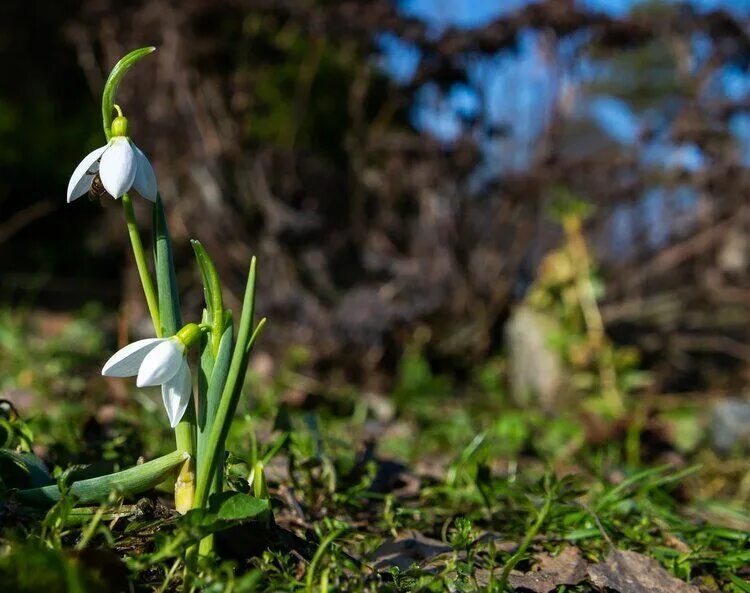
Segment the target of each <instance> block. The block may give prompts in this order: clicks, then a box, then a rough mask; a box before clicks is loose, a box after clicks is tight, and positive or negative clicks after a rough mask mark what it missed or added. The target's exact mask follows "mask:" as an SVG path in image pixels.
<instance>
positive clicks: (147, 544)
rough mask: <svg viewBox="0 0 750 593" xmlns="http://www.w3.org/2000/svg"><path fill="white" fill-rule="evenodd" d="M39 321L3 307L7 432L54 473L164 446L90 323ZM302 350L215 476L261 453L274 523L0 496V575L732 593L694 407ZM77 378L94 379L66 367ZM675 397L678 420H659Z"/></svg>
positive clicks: (16, 582) (267, 374)
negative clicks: (386, 376) (368, 374)
mask: <svg viewBox="0 0 750 593" xmlns="http://www.w3.org/2000/svg"><path fill="white" fill-rule="evenodd" d="M55 319H57V320H58V323H56V324H55V323H52V321H51V319H47V318H45V321H44V323H42V324H39V323H34V324H28V323H25V322H22V321H21V320H19V319H18V318H17V316H8V315H6V316H5V317H3V320H4V321H3V325H2V330H3V331H2V332H0V337H2V338H3V340H4V342H3V344H4V345H7V344H8V343H9V342H8V340H11V338H12V337H13V335H14V332H15V334H17V335H23V336H25V338H24V340H23V341H22V343H23V344H26V350H25V351H24V350H23V349H22V348H21V346H20V345H19V344H20V343H21V342H19V343H17V344H16V345H17V347H18V348H17V350H16V353H18V354H19V355H20V358H18V359H17V360H16V361H15V362H14V360H13V358H12V357H8V356H5V358H3V362H2V363H0V364H2V365H4V368H3V369H2V376H3V377H5V379H4V384H3V390H4V391H3V393H4V394H5V397H9V398H10V399H11V400H12V401H14V402H15V403H16V404H17V406H18V408H19V413H20V418H19V417H16V416H15V415H14V414H13V413H12V412H11V411H10V410H9V408H7V407H6V408H5V410H6V411H5V415H6V416H7V417H8V419H9V422H8V423H3V426H4V427H5V428H4V429H7V428H8V427H11V426H12V427H13V428H14V431H15V432H14V437H13V438H12V439H11V440H12V443H10V444H11V445H12V446H18V445H21V446H22V444H23V441H24V438H26V436H28V434H29V431H30V432H33V442H34V445H33V450H34V451H35V452H36V453H37V454H38V455H39V456H40V458H41V459H42V460H43V461H44V462H46V465H47V467H48V468H49V469H50V470H52V471H56V470H55V468H60V469H64V468H66V467H68V466H70V465H72V464H80V463H83V464H86V463H91V462H93V461H94V460H97V459H102V458H103V459H105V460H106V461H107V462H108V464H109V465H110V466H112V465H114V466H120V467H125V466H128V465H132V464H133V463H135V462H136V461H137V459H138V457H139V456H140V455H146V456H147V457H153V456H155V455H157V454H160V453H165V452H168V451H169V450H170V447H171V443H172V436H171V435H170V433H169V431H168V430H167V429H166V428H165V425H166V422H165V421H164V420H163V418H162V414H161V409H160V404H159V402H158V401H157V398H155V397H154V394H151V393H147V392H139V393H131V392H128V391H124V389H125V388H124V386H123V384H122V383H120V382H112V383H107V382H104V380H102V379H97V377H96V373H97V365H98V360H99V359H100V358H101V347H102V344H103V343H104V339H103V336H102V334H101V333H99V331H98V330H96V329H95V328H96V327H99V326H101V325H102V321H103V318H102V317H101V315H100V314H97V313H96V312H94V313H92V312H88V313H86V314H84V315H82V316H80V317H79V318H76V319H64V320H60V319H58V318H55ZM105 325H106V323H105ZM40 332H41V334H40ZM34 335H36V336H37V338H34ZM41 335H43V336H44V339H43V340H42V339H39V337H40V336H41ZM11 342H12V341H11ZM74 346H75V348H74ZM39 348H42V349H49V350H39ZM55 349H57V350H55ZM54 351H65V352H67V353H68V357H67V358H51V357H50V356H51V353H52V352H54ZM5 352H6V353H7V350H6V351H5ZM42 354H46V358H45V357H43V356H42ZM51 360H57V361H59V362H57V363H55V364H53V363H52V362H50V361H51ZM304 361H305V353H304V351H302V350H298V351H294V350H292V351H290V352H289V355H288V357H287V359H286V360H284V361H281V362H279V361H276V363H275V364H274V363H272V361H270V360H264V359H262V358H260V359H256V361H255V366H254V372H253V373H252V376H251V378H250V385H248V390H247V393H248V398H247V399H246V400H245V401H244V402H243V404H242V409H241V411H240V413H238V419H237V421H236V422H235V425H234V428H233V431H232V435H231V437H230V445H229V450H230V451H232V454H231V455H230V457H229V458H228V460H227V461H228V463H227V473H228V482H229V484H230V485H231V487H232V488H234V489H236V490H237V491H239V492H249V491H250V490H251V488H250V486H249V484H248V476H249V473H250V468H251V467H252V465H253V463H254V461H255V460H258V459H260V460H264V461H265V463H266V472H265V475H266V479H267V482H268V485H269V489H270V495H271V504H272V508H273V515H274V517H275V521H274V522H269V521H268V520H267V519H264V520H254V521H242V520H240V519H234V520H228V521H225V522H224V523H221V524H220V525H216V524H212V525H211V526H207V524H206V523H205V522H204V521H202V520H200V519H199V518H196V517H194V516H192V517H191V516H190V515H188V516H187V517H179V516H176V515H175V514H174V512H173V511H172V510H170V507H171V500H170V494H169V493H170V492H171V487H170V486H169V485H164V486H163V487H160V488H159V489H158V490H157V491H156V492H153V493H151V494H149V495H148V496H146V497H144V498H141V499H140V500H131V501H113V504H111V505H109V506H107V507H102V508H101V509H99V510H97V509H89V510H88V511H86V510H81V509H77V510H73V509H72V507H71V506H70V505H68V504H65V503H62V504H60V505H58V506H57V507H55V508H54V509H52V511H50V512H49V513H48V514H47V515H46V517H44V516H43V514H39V512H38V511H32V510H30V509H26V508H23V507H21V506H19V505H18V504H17V503H15V502H14V501H13V496H12V494H11V495H10V496H6V497H5V501H4V502H3V503H2V506H1V507H0V513H2V514H1V515H0V517H1V519H2V535H1V536H0V537H1V539H0V550H1V552H0V582H2V583H3V584H5V585H6V586H7V587H9V588H7V589H6V590H9V591H42V590H44V591H45V593H50V592H51V591H121V590H122V591H126V590H128V586H129V585H128V583H132V584H133V585H134V586H135V588H136V590H139V591H152V590H158V591H169V590H180V588H181V586H182V583H183V579H184V578H188V579H189V580H190V582H191V584H192V585H193V586H195V587H197V588H198V589H202V590H207V591H214V590H215V591H225V590H230V584H231V587H232V588H231V590H233V591H254V590H257V591H270V590H274V591H293V590H295V591H296V590H300V589H305V590H307V591H313V590H315V591H318V590H320V591H326V590H346V591H385V590H392V591H397V590H398V591H475V590H486V591H500V590H503V588H504V583H505V584H506V585H507V586H509V587H513V588H515V589H516V590H530V591H563V590H565V591H594V590H603V589H605V588H606V589H610V590H615V591H620V592H622V593H630V592H640V591H667V590H670V591H678V592H682V591H686V592H687V591H696V592H697V591H699V590H701V591H719V590H722V591H747V590H748V587H749V586H750V585H748V582H749V581H750V573H749V572H748V566H750V533H749V530H750V515H748V512H747V500H748V496H749V495H750V492H749V490H748V485H747V477H746V476H747V470H748V462H747V459H746V458H743V457H742V456H739V455H735V456H731V455H730V456H728V457H725V458H719V457H717V455H716V454H715V453H713V452H711V451H710V450H709V449H708V448H707V447H705V444H706V440H707V435H706V432H705V428H706V427H707V425H706V422H705V418H707V416H708V414H707V411H706V408H707V405H708V404H701V403H696V402H690V401H688V400H684V401H681V402H680V403H679V405H675V403H674V402H671V403H669V405H667V404H661V403H660V404H658V406H657V405H655V404H654V403H651V402H650V401H649V400H648V399H644V400H641V401H640V402H637V403H633V404H632V405H631V407H630V409H629V412H628V415H627V417H626V418H625V419H624V420H621V421H619V422H618V423H616V424H611V423H610V424H608V423H598V424H595V423H593V422H592V421H591V418H590V417H589V416H587V415H586V414H585V413H583V412H582V411H581V410H579V409H575V408H571V410H570V412H569V413H566V414H559V415H557V416H555V417H551V416H545V415H544V414H542V413H541V412H539V411H536V410H534V409H533V408H532V409H520V408H518V407H514V406H513V405H512V404H511V403H510V401H509V400H508V397H507V396H506V394H505V392H504V389H503V387H502V386H503V385H504V371H503V368H504V361H503V360H502V359H496V360H492V361H490V362H488V363H487V364H486V365H485V366H484V367H482V368H478V369H476V374H475V376H474V377H471V378H469V379H467V380H466V381H465V382H462V384H461V385H459V386H457V385H453V384H452V383H451V381H450V380H449V379H447V378H445V377H440V376H435V375H433V374H432V373H431V372H430V370H429V366H428V365H427V364H426V362H425V361H424V359H423V358H422V357H421V354H420V349H419V348H418V347H416V346H415V347H414V348H412V349H410V350H409V352H408V353H407V355H406V356H405V357H404V359H402V361H401V363H400V371H399V377H398V381H397V385H396V388H395V389H394V392H393V393H392V394H390V396H389V397H388V398H385V397H382V396H377V395H374V394H369V393H360V392H358V391H357V390H356V389H355V388H354V387H352V386H348V385H343V384H342V385H339V386H331V385H327V386H323V385H319V384H317V383H315V382H314V381H312V380H310V379H308V378H307V377H305V376H304V374H302V373H301V372H300V371H299V369H300V368H301V365H303V364H304ZM14 364H18V366H16V367H14V366H13V365H14ZM55 365H57V366H55ZM76 373H84V375H86V376H88V377H89V378H90V379H91V381H90V382H89V383H88V384H87V383H83V382H81V383H80V384H79V383H78V382H77V381H71V380H69V379H66V378H65V377H69V376H77V374H76ZM84 385H88V387H87V388H85V389H84V387H83V386H84ZM667 408H670V409H668V410H667V411H668V412H669V413H666V412H665V409H667ZM675 409H678V410H680V411H681V414H679V415H677V417H678V418H680V422H681V423H682V424H679V423H678V424H674V422H673V421H670V420H669V419H670V418H673V417H674V410H675ZM686 417H688V418H694V419H697V420H698V421H697V422H694V423H693V424H690V423H689V422H686V421H685V418H686ZM22 419H23V420H25V421H26V422H23V421H22ZM670 422H672V424H670ZM690 426H693V427H694V428H693V429H694V430H697V433H696V435H695V438H694V439H693V442H692V444H690V445H689V446H687V445H686V441H685V438H684V437H685V435H686V430H687V429H688V428H687V427H690ZM695 427H697V428H695ZM6 446H7V444H6ZM78 469H79V471H80V468H78ZM2 475H3V479H4V480H5V481H6V482H8V481H9V480H10V479H16V480H21V481H22V480H23V479H30V478H29V477H28V476H26V477H24V476H20V477H19V476H15V477H12V476H11V478H9V476H10V474H9V473H8V472H7V468H6V469H5V470H4V471H3V474H2ZM206 530H210V531H218V533H217V535H216V538H217V550H218V554H219V558H218V559H216V560H210V561H209V560H206V561H203V562H202V563H201V564H200V565H199V566H196V567H194V568H193V569H191V570H190V571H187V572H186V571H185V570H184V567H183V565H182V563H181V562H180V560H179V558H180V557H181V556H182V555H183V553H184V551H185V550H186V549H187V548H188V547H189V546H190V545H192V544H193V543H195V542H196V541H197V539H198V538H200V537H201V536H203V535H205V533H206ZM92 583H93V584H92ZM76 587H77V588H76Z"/></svg>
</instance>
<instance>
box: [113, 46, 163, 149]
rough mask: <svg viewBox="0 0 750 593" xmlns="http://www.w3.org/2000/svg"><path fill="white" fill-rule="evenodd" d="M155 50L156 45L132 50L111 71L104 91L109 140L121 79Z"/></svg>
mask: <svg viewBox="0 0 750 593" xmlns="http://www.w3.org/2000/svg"><path fill="white" fill-rule="evenodd" d="M155 50H156V48H155V47H142V48H140V49H136V50H134V51H131V52H130V53H129V54H128V55H126V56H125V57H124V58H122V59H121V60H120V61H119V62H117V64H115V67H114V68H112V72H110V73H109V77H108V78H107V82H106V83H105V84H104V92H103V93H102V124H103V126H104V135H105V136H106V137H107V140H109V139H110V137H111V135H112V134H111V131H110V128H111V126H112V109H113V108H114V104H115V96H116V95H117V88H118V87H119V86H120V81H121V80H122V78H123V76H125V74H126V73H127V72H128V70H130V69H131V68H132V67H133V66H134V65H135V63H136V62H137V61H138V60H140V59H141V58H145V57H146V56H147V55H149V54H150V53H151V52H153V51H155Z"/></svg>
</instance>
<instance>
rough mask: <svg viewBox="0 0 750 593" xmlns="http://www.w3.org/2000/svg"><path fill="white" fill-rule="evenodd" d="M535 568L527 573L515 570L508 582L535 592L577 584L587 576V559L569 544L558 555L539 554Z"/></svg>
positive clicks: (543, 592) (544, 592)
mask: <svg viewBox="0 0 750 593" xmlns="http://www.w3.org/2000/svg"><path fill="white" fill-rule="evenodd" d="M535 558H536V560H537V564H536V565H535V566H534V570H532V571H530V572H526V573H521V572H516V571H513V572H511V573H510V576H509V578H508V582H510V584H511V585H512V586H513V588H515V589H528V590H529V591H534V593H547V592H548V591H554V590H555V589H557V587H558V586H560V585H570V586H573V585H577V584H578V583H580V582H581V581H582V580H584V579H585V578H586V574H587V573H586V567H587V565H586V561H585V560H584V559H583V558H581V552H580V550H579V549H578V548H574V547H572V546H568V547H566V548H565V549H563V550H562V551H561V552H560V553H559V554H558V555H557V556H554V557H553V556H550V555H549V554H539V555H538V556H536V557H535Z"/></svg>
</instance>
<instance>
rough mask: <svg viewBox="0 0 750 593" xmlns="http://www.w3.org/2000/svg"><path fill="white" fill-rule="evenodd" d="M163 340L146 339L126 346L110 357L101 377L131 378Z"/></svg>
mask: <svg viewBox="0 0 750 593" xmlns="http://www.w3.org/2000/svg"><path fill="white" fill-rule="evenodd" d="M164 340H165V338H148V339H146V340H138V341H137V342H133V343H132V344H128V345H127V346H125V348H122V349H121V350H118V351H117V352H115V353H114V354H113V355H112V358H110V359H109V360H108V361H107V362H106V364H105V365H104V368H103V369H102V375H105V376H107V377H133V376H135V375H137V374H138V369H139V368H140V366H141V363H142V362H143V359H144V358H146V355H148V353H149V352H151V351H152V350H153V349H154V348H156V347H157V346H158V345H159V344H160V343H161V342H163V341H164Z"/></svg>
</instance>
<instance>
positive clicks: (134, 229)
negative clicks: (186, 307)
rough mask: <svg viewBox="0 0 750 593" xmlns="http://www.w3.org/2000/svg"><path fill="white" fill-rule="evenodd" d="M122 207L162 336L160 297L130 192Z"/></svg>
mask: <svg viewBox="0 0 750 593" xmlns="http://www.w3.org/2000/svg"><path fill="white" fill-rule="evenodd" d="M122 207H123V210H124V211H125V222H126V224H127V227H128V236H129V237H130V245H131V246H132V247H133V256H134V257H135V265H136V267H137V268H138V275H139V276H140V278H141V285H142V286H143V293H144V295H146V303H147V304H148V312H149V313H150V314H151V321H152V322H153V324H154V331H155V332H156V335H157V336H158V337H161V335H162V331H161V320H160V318H159V299H158V298H157V296H156V290H154V282H153V280H152V279H151V273H150V272H149V271H148V264H147V263H146V256H145V254H144V252H143V243H141V235H140V233H139V232H138V226H137V224H136V221H135V212H134V211H133V202H132V201H131V199H130V196H129V195H128V194H125V195H123V196H122Z"/></svg>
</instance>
